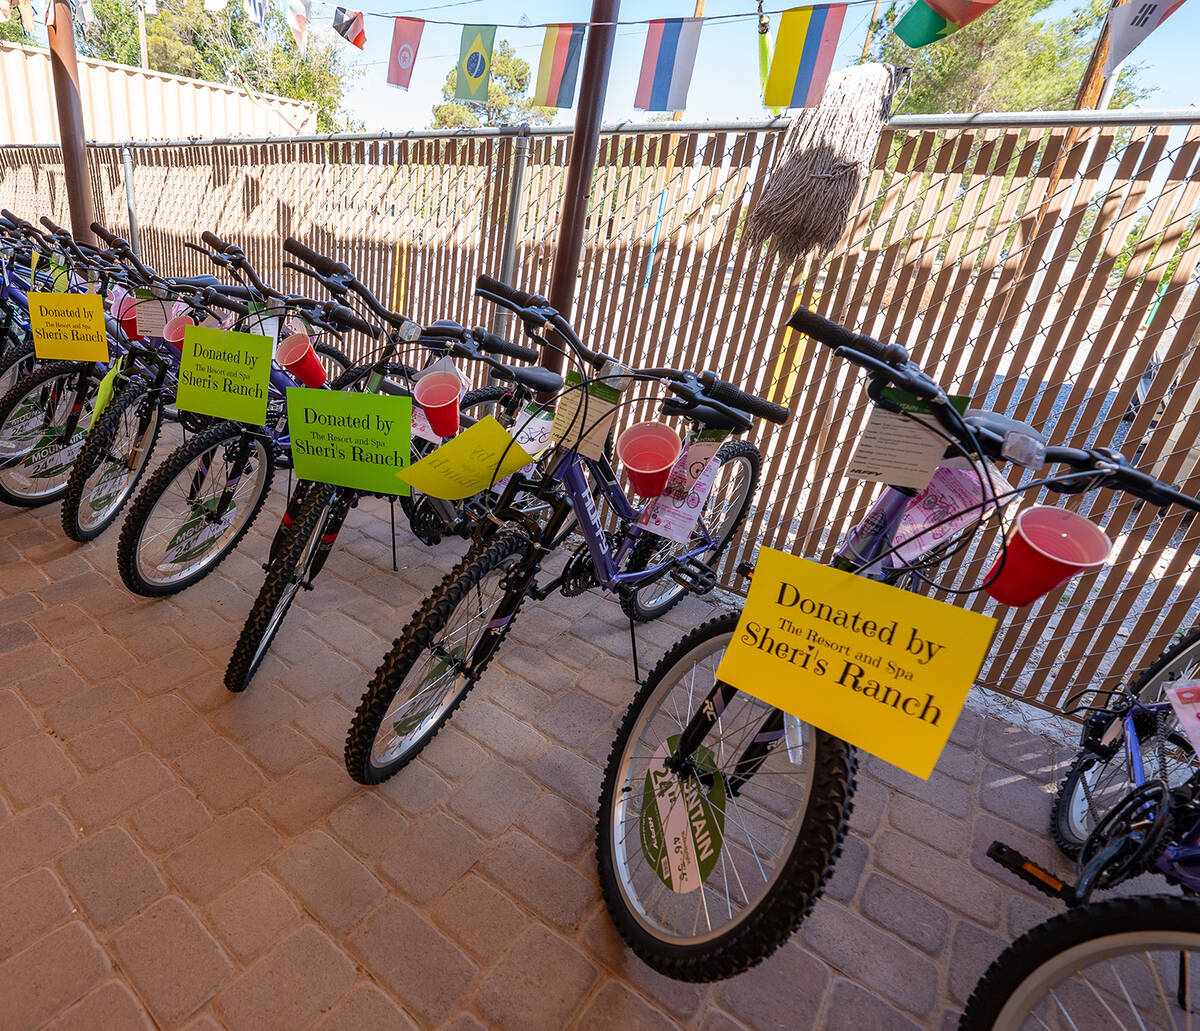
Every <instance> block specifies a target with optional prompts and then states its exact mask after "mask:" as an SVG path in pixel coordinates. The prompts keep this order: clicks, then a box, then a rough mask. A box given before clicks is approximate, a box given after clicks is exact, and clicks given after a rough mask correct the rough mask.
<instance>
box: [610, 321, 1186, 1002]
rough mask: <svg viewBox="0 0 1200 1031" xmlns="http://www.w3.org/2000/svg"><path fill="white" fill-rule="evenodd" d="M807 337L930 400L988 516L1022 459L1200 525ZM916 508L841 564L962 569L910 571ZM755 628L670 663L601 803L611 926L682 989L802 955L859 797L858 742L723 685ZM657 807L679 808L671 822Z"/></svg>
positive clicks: (881, 364)
mask: <svg viewBox="0 0 1200 1031" xmlns="http://www.w3.org/2000/svg"><path fill="white" fill-rule="evenodd" d="M789 325H790V326H791V327H792V328H793V329H795V330H797V331H799V332H802V333H807V334H808V335H809V336H811V337H813V338H814V339H815V340H818V341H820V342H821V343H823V344H826V345H827V346H829V347H831V348H833V349H834V350H835V353H836V354H837V355H838V356H839V357H841V358H843V359H844V360H846V361H849V362H853V363H854V364H856V365H858V366H860V367H862V368H863V369H865V370H866V371H867V373H868V374H869V385H868V394H869V396H870V397H871V398H872V399H873V400H874V401H875V403H876V404H877V405H881V406H883V407H888V408H890V410H892V411H896V410H897V408H898V406H897V405H896V404H895V403H894V402H893V401H891V400H889V398H888V396H887V395H885V394H884V393H883V391H884V390H885V389H886V388H888V387H898V388H900V389H901V390H903V391H906V392H907V393H909V394H911V395H914V396H916V397H918V398H920V399H922V400H924V401H926V402H927V403H928V404H929V405H930V406H931V407H932V410H933V412H934V414H935V417H936V420H937V426H936V427H934V429H935V431H936V432H938V433H939V435H940V436H942V437H943V439H944V440H945V441H946V442H947V443H948V444H949V445H950V452H951V453H953V454H956V455H958V456H960V457H962V458H966V459H969V460H970V461H971V462H973V463H975V467H976V469H977V472H976V475H977V476H978V477H979V482H980V484H981V490H980V494H981V496H982V498H983V500H982V501H981V503H980V505H979V506H978V514H979V515H980V516H981V515H982V514H983V513H985V512H991V513H996V510H997V508H998V506H999V504H1000V500H1001V499H1000V495H999V494H994V493H992V492H991V483H992V479H991V476H990V474H989V473H988V472H987V470H986V469H985V468H983V467H982V465H980V464H979V463H980V462H981V460H983V459H989V460H991V461H995V462H1005V461H1008V460H1009V456H1010V455H1013V454H1018V453H1020V454H1022V456H1023V457H1025V459H1026V460H1025V463H1024V464H1027V465H1041V464H1042V463H1043V462H1044V463H1046V464H1059V465H1065V466H1068V467H1069V468H1070V469H1071V470H1072V471H1070V472H1068V473H1066V474H1064V475H1062V476H1060V477H1058V478H1057V479H1048V480H1047V479H1041V480H1035V481H1033V482H1032V483H1029V484H1027V485H1025V487H1023V488H1021V489H1030V488H1035V489H1036V488H1038V487H1046V488H1049V489H1051V490H1061V491H1077V490H1081V489H1092V488H1099V487H1108V488H1112V489H1118V490H1124V491H1127V492H1129V493H1132V494H1134V495H1136V496H1138V497H1142V498H1145V499H1147V500H1149V501H1152V502H1153V503H1155V504H1157V505H1166V504H1181V505H1184V506H1187V507H1189V508H1192V509H1195V510H1200V500H1198V499H1196V498H1192V497H1188V496H1186V495H1184V494H1181V493H1180V492H1178V491H1176V490H1175V489H1174V488H1172V487H1171V486H1169V485H1168V484H1164V483H1160V482H1159V481H1157V480H1155V479H1154V478H1152V477H1150V476H1147V475H1146V474H1144V473H1141V472H1138V471H1137V470H1135V469H1132V468H1130V467H1129V466H1128V464H1127V462H1126V461H1125V460H1124V459H1123V458H1122V457H1121V456H1120V455H1118V454H1115V453H1113V452H1111V451H1107V450H1104V449H1093V450H1089V451H1081V450H1076V449H1072V448H1061V447H1045V446H1044V442H1043V441H1042V438H1041V436H1040V434H1038V432H1037V431H1036V430H1034V429H1033V428H1032V427H1030V426H1028V425H1026V424H1024V423H1019V422H1017V421H1015V420H1012V419H1009V418H1006V417H1004V416H1000V415H996V414H993V413H987V412H968V413H966V415H965V416H963V415H960V414H959V413H958V412H957V411H956V410H955V408H954V407H953V406H952V405H951V404H950V403H949V399H948V398H947V396H946V393H945V392H944V391H943V390H942V388H941V387H939V386H938V385H937V384H936V383H934V382H933V381H932V380H930V379H929V377H928V376H926V375H925V373H924V372H922V371H921V369H920V368H919V367H918V366H917V365H915V364H914V363H913V362H911V361H910V360H909V357H908V354H907V352H906V351H905V350H904V348H902V347H900V346H899V345H896V344H889V345H884V344H881V343H880V342H878V341H876V340H874V339H872V338H871V337H868V336H865V335H863V334H857V333H854V332H852V331H850V330H848V329H845V328H844V327H842V326H839V325H838V324H837V323H834V322H831V321H830V320H828V319H825V318H823V317H821V316H819V315H816V314H815V313H812V312H809V311H807V310H806V309H800V310H799V311H797V312H796V313H795V314H794V315H793V316H792V318H791V319H790V321H789ZM915 493H916V492H915V491H912V490H909V489H906V488H897V487H886V488H884V489H883V492H882V495H881V497H880V498H879V500H878V501H877V503H876V505H875V506H874V507H873V512H874V513H877V514H878V513H881V512H883V513H892V514H894V516H895V518H891V517H889V518H883V519H879V518H875V519H871V520H868V521H865V522H864V524H861V525H860V526H859V527H858V528H856V530H854V531H852V533H851V534H850V536H849V538H848V540H847V542H846V543H845V544H844V545H843V547H842V548H841V550H840V552H839V554H838V558H837V559H836V560H835V564H836V565H838V566H840V567H841V568H845V569H848V570H849V571H852V572H855V573H858V574H859V575H867V576H871V577H873V578H877V579H881V580H887V581H891V582H895V583H900V582H902V581H903V579H904V577H905V574H906V573H910V572H911V573H919V572H920V571H921V570H922V569H923V568H926V567H928V566H929V565H930V564H931V563H933V564H936V563H940V562H942V561H944V559H945V558H946V557H947V555H948V554H950V553H952V552H953V550H954V544H953V543H952V540H951V539H947V540H943V541H941V542H940V543H939V544H938V545H937V546H932V545H926V546H924V547H922V546H921V542H920V539H919V538H918V539H915V540H909V541H902V542H901V543H902V545H903V553H904V555H905V556H907V557H902V555H901V546H900V545H898V544H897V543H896V542H897V539H898V528H899V526H900V525H901V522H902V520H901V518H900V517H901V516H902V515H903V513H904V510H905V506H906V505H907V504H910V503H911V502H912V501H913V495H914V494H915ZM955 515H961V513H955ZM952 519H953V517H951V520H952ZM868 524H869V525H868ZM976 525H978V523H977V524H976ZM930 529H932V527H931V528H930ZM931 539H932V537H931ZM738 617H739V613H738V612H736V611H735V612H730V613H727V614H725V615H721V616H717V617H716V618H714V619H712V620H710V621H708V622H707V623H705V624H703V625H702V626H699V627H697V628H696V629H695V630H693V631H692V632H691V633H690V634H688V635H687V636H686V637H684V638H683V639H682V640H681V641H679V642H678V643H677V644H676V645H675V646H674V647H672V648H671V649H670V650H669V651H668V652H667V654H666V655H665V656H664V657H663V659H662V660H661V661H660V662H659V664H658V666H657V667H656V668H655V669H654V671H653V672H652V673H651V674H650V676H649V678H648V679H647V681H646V683H645V684H644V685H643V686H642V687H641V688H640V689H639V691H638V693H637V695H636V697H635V698H634V700H633V702H632V704H631V705H630V706H629V708H628V710H627V711H626V713H625V715H624V718H623V719H622V721H621V725H620V729H619V730H618V733H617V737H616V740H615V742H614V744H613V748H612V753H611V755H610V757H609V760H608V765H607V768H606V770H605V774H604V782H603V787H602V790H601V795H600V807H599V809H600V811H599V816H598V821H597V857H598V861H599V872H600V884H601V889H602V891H603V894H604V898H605V901H606V903H607V905H608V908H609V912H610V913H611V915H612V917H613V920H614V922H615V923H616V926H617V928H618V930H619V931H620V933H621V935H622V936H623V937H624V939H625V941H626V942H627V943H628V944H629V945H630V947H631V948H632V949H633V951H634V952H635V953H636V954H637V955H638V956H640V957H641V958H642V959H643V960H644V961H645V962H647V963H648V964H649V965H650V966H652V967H654V968H655V969H656V970H658V971H660V972H661V973H663V974H666V975H667V976H670V977H674V978H677V979H680V980H688V981H708V980H715V979H718V978H723V977H729V976H731V975H733V974H736V973H738V972H740V971H742V970H745V969H747V968H748V967H750V966H753V965H754V964H756V963H758V962H760V961H761V960H762V959H763V958H765V957H766V956H768V955H770V954H771V953H772V952H773V951H774V950H775V949H776V948H778V946H779V945H780V944H782V943H783V942H784V941H786V940H787V938H788V937H789V936H790V935H791V934H792V932H793V931H794V930H795V929H796V927H798V926H799V924H800V922H801V921H802V920H803V918H804V917H805V915H806V914H807V913H808V911H809V910H810V909H811V907H812V905H813V903H814V902H815V900H816V898H817V896H818V894H819V892H820V890H821V888H822V887H823V884H824V882H825V879H826V877H827V876H828V874H829V872H830V871H831V869H832V864H833V861H834V859H835V858H836V856H837V854H838V852H839V849H840V842H841V839H842V836H843V834H844V832H845V824H846V818H847V815H848V813H849V808H850V805H849V800H850V796H851V793H852V790H853V772H854V757H853V753H852V750H851V748H850V747H849V746H848V745H847V744H846V743H845V742H843V741H841V740H838V739H837V738H834V737H832V736H831V735H829V734H827V733H825V732H823V731H821V730H819V729H817V728H815V727H812V726H810V725H807V724H803V723H801V722H800V721H798V720H796V719H794V718H793V717H790V716H786V715H785V714H784V713H783V712H781V711H780V710H779V709H777V708H774V707H772V706H770V705H768V704H766V703H764V702H761V701H759V700H758V699H756V698H754V697H753V696H751V695H749V694H747V693H745V692H742V691H738V690H737V689H736V688H734V687H733V686H732V685H730V684H727V683H724V682H722V681H720V680H719V679H717V677H716V669H717V666H718V665H719V662H720V659H721V657H722V655H723V654H724V652H725V649H726V647H727V646H728V644H729V642H730V640H731V638H732V635H733V633H734V630H735V628H736V626H737V623H738ZM656 798H657V799H663V798H666V799H668V800H669V803H670V804H669V805H667V806H666V815H665V816H664V815H663V807H662V806H661V805H659V804H658V803H657V802H655V799H656ZM688 834H691V835H692V838H691V845H690V847H691V848H692V850H693V854H694V855H695V856H696V857H697V862H696V864H695V869H693V870H690V871H688V876H686V877H682V876H681V877H677V876H676V873H675V871H673V869H672V859H673V857H674V852H673V845H672V842H673V841H675V842H676V844H678V841H677V840H676V839H677V837H678V836H679V835H688Z"/></svg>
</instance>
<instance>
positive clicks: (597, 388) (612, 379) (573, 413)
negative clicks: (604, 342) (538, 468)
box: [550, 362, 633, 461]
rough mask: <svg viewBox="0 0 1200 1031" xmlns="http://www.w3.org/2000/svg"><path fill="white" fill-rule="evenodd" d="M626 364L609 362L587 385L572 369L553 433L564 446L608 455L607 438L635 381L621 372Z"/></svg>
mask: <svg viewBox="0 0 1200 1031" xmlns="http://www.w3.org/2000/svg"><path fill="white" fill-rule="evenodd" d="M623 372H628V369H627V368H626V367H625V366H623V365H618V364H617V363H616V362H609V363H608V364H607V365H605V366H604V368H603V369H602V370H601V372H600V375H599V376H597V377H596V378H595V379H594V380H592V381H590V382H589V383H588V385H587V388H586V391H585V389H584V387H583V386H582V384H583V377H582V376H580V375H579V373H578V372H568V373H567V378H566V389H564V390H563V391H562V393H561V394H559V396H558V398H557V410H556V411H555V413H554V422H553V424H552V426H551V428H550V436H551V437H552V438H553V439H554V440H556V441H558V443H559V444H561V445H562V446H563V447H566V448H574V449H576V450H578V452H579V454H581V455H582V456H583V457H584V458H590V459H592V460H593V461H599V460H600V459H601V458H602V457H603V455H604V442H605V440H606V439H607V438H608V432H609V430H610V429H611V428H612V424H613V420H614V419H615V418H616V411H617V403H618V402H619V401H620V400H621V394H622V393H623V392H624V391H625V389H626V388H627V387H628V386H629V384H630V383H632V382H633V380H632V378H630V377H623V376H621V373H623Z"/></svg>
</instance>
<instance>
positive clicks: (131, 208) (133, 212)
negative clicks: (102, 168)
mask: <svg viewBox="0 0 1200 1031" xmlns="http://www.w3.org/2000/svg"><path fill="white" fill-rule="evenodd" d="M121 164H122V165H124V167H125V209H126V211H127V212H128V214H129V246H130V247H132V248H133V253H134V254H136V255H137V256H138V257H139V258H141V256H142V251H141V248H140V247H139V246H138V224H137V200H136V199H135V197H134V192H133V148H132V147H131V146H130V145H129V144H128V143H126V144H124V145H123V146H122V147H121Z"/></svg>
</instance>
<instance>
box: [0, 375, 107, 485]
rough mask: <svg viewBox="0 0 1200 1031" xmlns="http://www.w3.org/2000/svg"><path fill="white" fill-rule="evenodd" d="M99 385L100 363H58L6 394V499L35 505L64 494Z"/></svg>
mask: <svg viewBox="0 0 1200 1031" xmlns="http://www.w3.org/2000/svg"><path fill="white" fill-rule="evenodd" d="M99 386H100V375H99V373H97V371H96V367H95V366H94V365H91V364H82V363H80V362H53V363H51V364H49V365H43V366H41V367H40V368H37V369H34V371H33V372H31V373H30V374H29V375H28V376H26V377H25V378H24V379H22V380H21V381H20V382H19V383H18V384H17V385H16V386H15V387H13V388H12V390H10V391H9V392H8V393H7V394H6V395H5V396H4V398H3V399H0V501H7V502H8V503H9V504H10V505H21V506H24V507H26V508H32V507H35V506H37V505H46V504H49V503H50V502H51V501H57V500H58V499H59V498H61V497H62V496H63V494H64V493H65V492H66V489H67V477H68V476H69V475H70V474H71V467H72V465H74V464H75V459H76V458H77V457H78V456H79V452H80V451H81V450H83V445H84V442H85V441H86V440H87V431H88V426H89V425H90V424H91V421H92V410H93V408H94V407H95V403H96V392H97V390H98V389H99ZM68 426H70V427H71V429H70V432H68Z"/></svg>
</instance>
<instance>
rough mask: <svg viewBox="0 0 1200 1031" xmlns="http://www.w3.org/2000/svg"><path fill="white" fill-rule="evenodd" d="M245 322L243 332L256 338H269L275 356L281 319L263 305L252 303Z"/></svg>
mask: <svg viewBox="0 0 1200 1031" xmlns="http://www.w3.org/2000/svg"><path fill="white" fill-rule="evenodd" d="M245 321H246V325H245V328H244V329H242V330H241V331H242V332H245V333H250V334H253V335H254V336H264V337H267V338H268V339H269V340H270V341H271V353H272V354H274V353H275V347H276V346H277V345H278V343H279V328H280V319H279V317H278V316H277V315H272V314H271V313H270V312H269V310H268V309H267V308H265V307H264V306H263V305H261V304H257V303H254V302H251V304H250V314H249V315H248V316H247V318H246V320H245Z"/></svg>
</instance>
